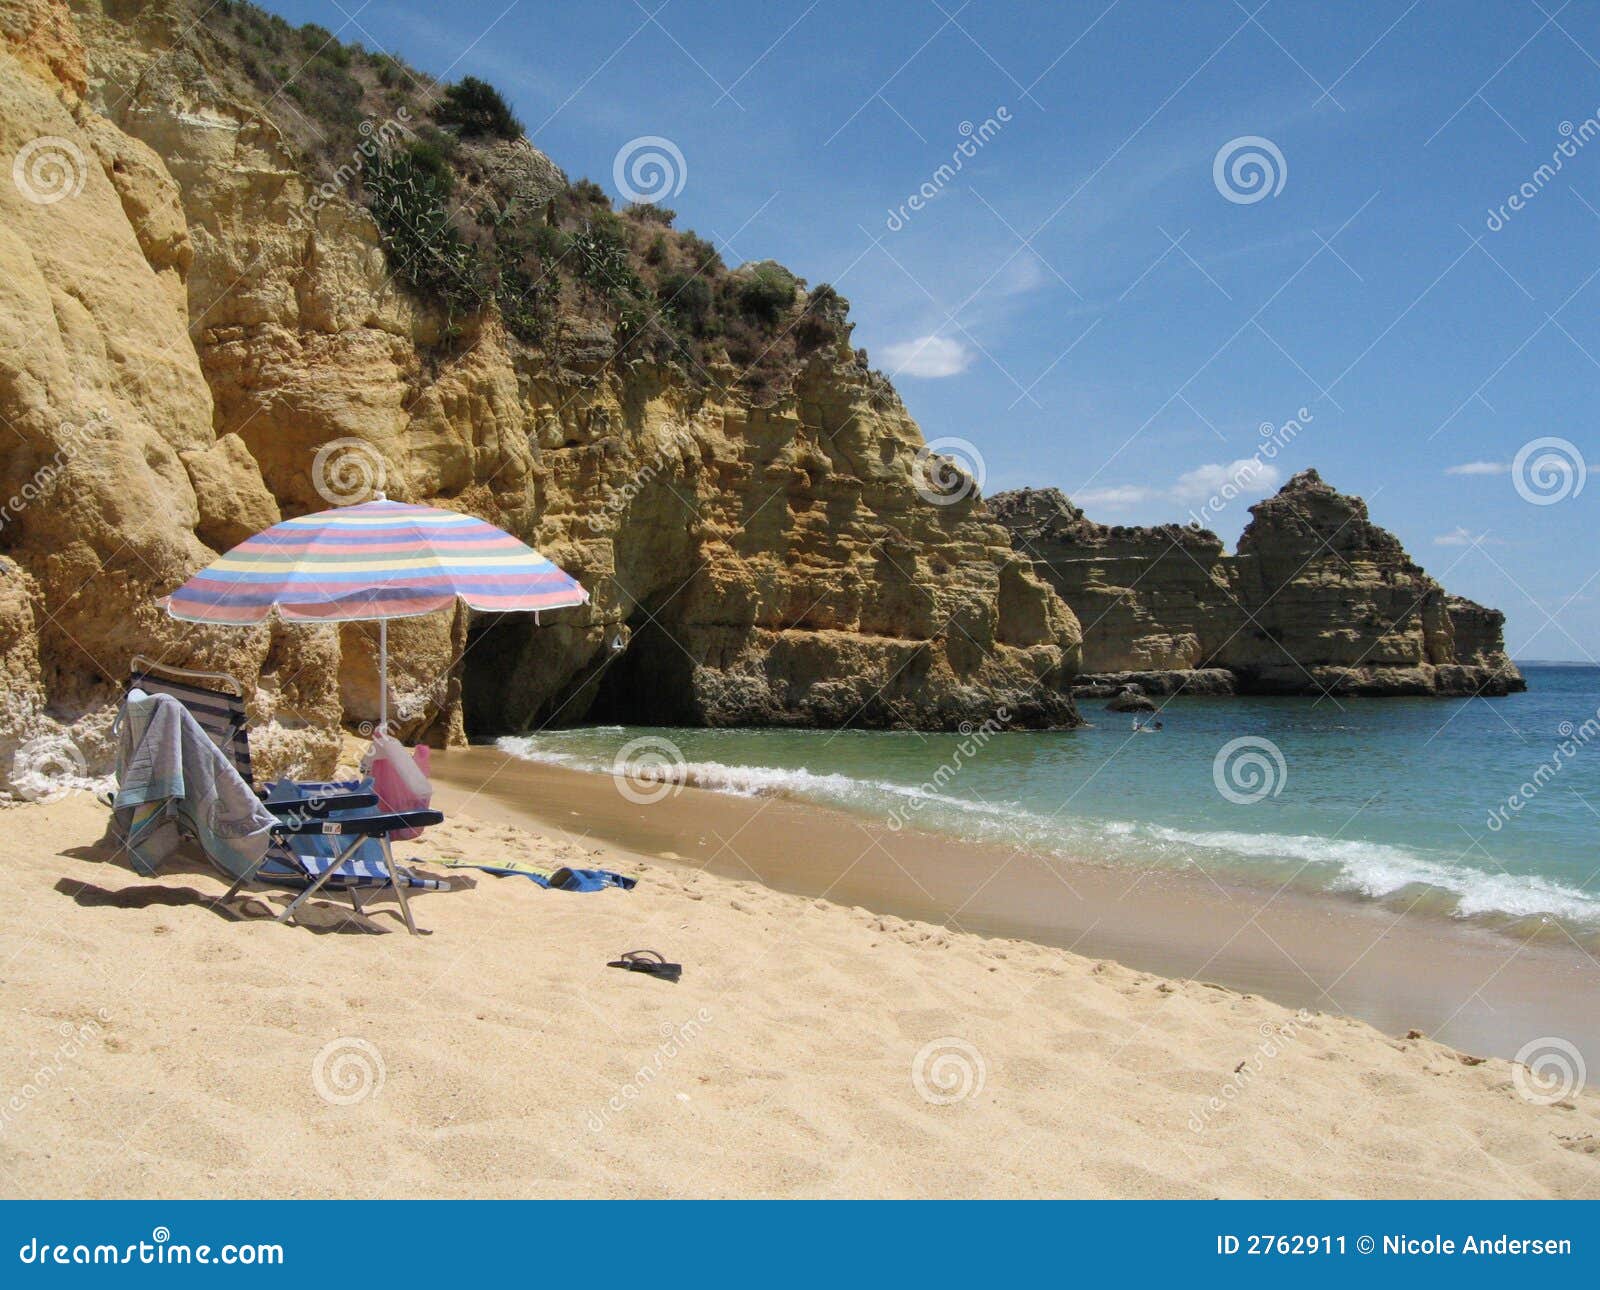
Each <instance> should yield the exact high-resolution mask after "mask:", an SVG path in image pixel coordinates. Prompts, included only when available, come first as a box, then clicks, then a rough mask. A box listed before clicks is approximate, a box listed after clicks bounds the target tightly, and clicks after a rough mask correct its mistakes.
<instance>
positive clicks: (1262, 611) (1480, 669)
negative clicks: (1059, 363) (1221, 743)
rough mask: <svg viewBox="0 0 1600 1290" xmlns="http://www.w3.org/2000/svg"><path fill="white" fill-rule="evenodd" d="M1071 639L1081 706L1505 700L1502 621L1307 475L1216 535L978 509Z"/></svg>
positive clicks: (1002, 501)
mask: <svg viewBox="0 0 1600 1290" xmlns="http://www.w3.org/2000/svg"><path fill="white" fill-rule="evenodd" d="M989 506H990V509H991V511H992V512H993V514H994V515H995V516H996V517H997V518H998V519H999V520H1000V522H1001V523H1003V524H1004V525H1006V527H1007V528H1009V529H1010V530H1011V533H1012V537H1013V540H1014V541H1015V542H1016V544H1017V550H1018V551H1019V552H1022V553H1026V554H1028V555H1029V556H1030V557H1032V558H1033V560H1034V561H1035V565H1034V567H1035V568H1036V569H1037V570H1038V571H1039V572H1040V573H1041V574H1042V575H1044V576H1045V577H1047V578H1049V580H1050V582H1051V584H1052V585H1053V586H1054V587H1055V588H1056V590H1057V591H1059V592H1060V593H1061V597H1062V599H1063V600H1065V601H1066V602H1067V604H1068V605H1069V606H1070V607H1071V608H1072V610H1073V612H1074V613H1075V614H1076V615H1077V617H1078V618H1079V620H1080V622H1081V623H1082V627H1083V671H1084V673H1085V674H1086V675H1085V676H1083V677H1082V678H1080V680H1081V682H1082V684H1083V685H1084V687H1085V689H1087V690H1088V692H1089V693H1097V694H1110V693H1114V692H1115V690H1116V689H1117V688H1118V687H1119V686H1121V685H1123V684H1126V683H1129V682H1132V683H1136V684H1139V685H1140V686H1141V687H1142V688H1143V689H1144V690H1145V691H1146V692H1155V693H1171V692H1173V691H1175V690H1177V689H1184V690H1187V691H1190V692H1194V693H1211V694H1215V693H1225V692H1229V691H1234V690H1236V691H1238V692H1241V693H1251V694H1323V693H1332V694H1367V695H1391V694H1416V695H1426V694H1492V695H1500V694H1506V693H1508V692H1510V691H1512V690H1520V689H1522V688H1524V686H1523V680H1522V676H1521V674H1520V673H1519V672H1518V671H1517V669H1516V667H1515V665H1513V664H1512V662H1511V661H1510V659H1509V658H1507V657H1506V653H1505V646H1504V643H1503V641H1502V639H1501V628H1502V627H1503V625H1504V623H1505V615H1504V614H1501V613H1499V612H1498V611H1496V610H1493V609H1486V608H1484V607H1483V606H1482V605H1477V604H1474V603H1472V602H1471V601H1469V600H1464V599H1462V598H1461V597H1459V596H1452V595H1448V594H1447V593H1446V592H1445V590H1444V589H1443V588H1442V587H1441V586H1439V584H1438V583H1437V582H1435V581H1434V580H1433V579H1432V578H1430V577H1428V575H1427V574H1426V573H1424V572H1423V570H1422V569H1421V568H1420V567H1419V566H1418V565H1416V564H1415V563H1414V562H1413V561H1412V560H1411V558H1410V557H1409V556H1408V555H1407V554H1406V552H1405V550H1404V549H1403V548H1402V547H1401V545H1400V543H1399V541H1398V540H1397V539H1396V538H1395V536H1394V535H1393V534H1392V533H1389V532H1387V531H1386V530H1384V529H1381V528H1379V527H1378V526H1377V525H1375V524H1373V523H1372V522H1371V521H1370V520H1369V519H1368V516H1367V506H1366V503H1365V502H1363V501H1362V500H1361V499H1360V498H1358V497H1348V496H1345V495H1343V494H1341V493H1338V492H1336V491H1335V490H1334V489H1332V488H1330V487H1329V486H1328V485H1327V484H1325V483H1324V482H1323V481H1322V479H1321V477H1320V476H1319V475H1318V474H1317V472H1316V471H1314V470H1307V471H1302V472H1301V473H1300V474H1298V475H1296V476H1295V477H1294V478H1293V479H1291V480H1290V481H1289V482H1288V483H1287V484H1285V485H1284V486H1283V488H1282V490H1281V491H1279V492H1278V494H1277V495H1276V496H1274V497H1270V498H1267V499H1266V500H1265V501H1262V502H1258V503H1257V504H1256V505H1255V506H1252V507H1251V508H1250V514H1251V516H1252V518H1251V521H1250V524H1249V525H1248V526H1247V527H1246V528H1245V530H1244V533H1243V534H1242V535H1241V537H1240V539H1239V549H1238V553H1237V554H1235V555H1228V554H1225V553H1224V551H1223V547H1222V543H1221V541H1220V540H1219V539H1218V538H1217V536H1216V535H1215V534H1214V533H1211V532H1208V531H1206V530H1203V529H1199V528H1194V527H1186V526H1180V525H1176V524H1166V525H1161V526H1158V527H1150V528H1139V527H1124V526H1109V525H1105V524H1096V523H1095V522H1094V521H1092V520H1089V519H1087V518H1085V516H1084V514H1083V512H1082V511H1081V510H1079V509H1078V508H1077V507H1076V506H1074V505H1072V503H1071V502H1070V501H1068V500H1067V499H1066V498H1065V497H1064V496H1062V494H1061V493H1059V492H1057V491H1056V490H1055V489H1023V490H1020V491H1016V492H1010V493H1002V494H999V495H997V496H996V497H994V498H992V499H990V502H989Z"/></svg>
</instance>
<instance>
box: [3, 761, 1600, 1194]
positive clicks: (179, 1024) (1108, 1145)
mask: <svg viewBox="0 0 1600 1290" xmlns="http://www.w3.org/2000/svg"><path fill="white" fill-rule="evenodd" d="M440 763H441V766H440V769H441V770H442V771H443V774H442V775H441V778H443V779H447V780H448V779H450V778H452V777H453V772H452V771H450V770H448V769H445V767H447V766H449V765H452V764H454V755H453V754H452V755H451V756H447V757H443V758H441V759H440ZM676 803H677V804H678V805H682V804H683V799H682V798H679V799H676ZM441 804H442V805H443V807H444V809H445V810H446V811H447V812H448V813H449V815H450V822H449V823H448V824H447V825H446V826H444V827H442V828H440V829H437V830H434V831H433V832H432V833H430V835H428V836H427V837H426V838H424V839H422V840H421V841H420V842H418V843H416V844H411V845H407V846H405V847H404V848H402V851H401V854H402V855H404V856H409V855H412V854H416V855H418V856H427V855H433V856H436V857H451V856H457V857H468V858H473V859H482V860H485V861H488V862H493V861H494V860H495V859H497V858H500V859H503V858H505V857H507V856H512V857H516V858H520V859H524V860H530V861H533V862H535V863H540V862H542V863H546V864H549V865H552V866H554V865H559V864H574V865H583V866H588V867H595V866H603V867H607V868H614V869H618V870H620V871H622V872H625V873H629V874H633V875H635V876H637V877H638V879H639V885H638V887H637V889H636V890H634V891H631V892H622V891H617V890H610V891H604V892H600V893H595V894H574V893H567V892H561V891H546V890H543V889H541V888H539V887H537V886H536V885H534V884H533V883H531V882H528V881H526V880H524V879H522V878H494V877H490V876H487V875H484V874H481V873H478V874H476V875H475V876H474V877H470V878H469V877H466V876H465V875H464V873H463V872H462V871H453V873H452V876H453V878H454V880H455V881H456V882H457V883H458V884H459V889H457V890H452V891H449V892H440V893H428V894H425V895H421V896H419V897H417V898H416V900H415V901H414V908H415V910H416V912H417V914H418V916H419V921H420V922H421V924H422V925H423V926H424V927H425V928H427V929H428V930H429V933H430V934H429V935H426V936H421V937H409V936H407V935H405V933H404V929H403V927H402V926H401V924H400V921H399V918H398V914H397V912H396V909H395V906H394V905H393V903H392V901H378V902H376V903H375V904H374V905H373V907H372V912H371V913H370V915H369V916H366V917H361V918H357V917H355V916H353V915H352V914H351V912H350V910H349V907H348V905H344V904H340V903H337V902H335V901H333V900H330V901H328V902H326V903H322V904H319V905H318V906H316V907H315V909H314V910H313V911H312V912H311V913H309V914H308V916H307V918H306V925H305V926H302V927H298V928H296V927H286V926H280V925H276V924H274V923H272V922H270V921H268V920H267V919H266V918H265V917H264V913H265V909H266V908H267V907H269V906H271V907H276V906H278V905H280V904H281V903H282V902H283V901H284V900H285V899H286V898H285V897H284V896H283V895H282V894H280V893H276V892H274V893H271V894H269V895H268V896H267V897H265V898H258V899H257V900H256V901H255V902H253V903H252V905H251V906H250V907H249V910H248V911H247V912H248V913H250V914H253V915H254V917H247V918H244V919H243V920H241V919H239V918H237V917H236V916H234V915H231V914H229V913H228V912H227V911H225V910H222V909H219V908H218V907H217V906H216V905H215V903H214V902H215V898H216V897H217V896H218V895H220V894H221V892H222V890H223V883H222V882H221V881H220V880H219V879H218V877H217V876H216V875H215V874H214V873H212V872H209V871H203V870H198V869H197V870H194V871H183V870H181V869H177V870H172V871H169V872H166V873H164V874H163V875H162V876H161V877H159V878H158V879H155V880H147V879H144V878H141V877H138V876H137V875H135V874H133V873H132V872H131V871H130V870H129V869H128V868H127V867H126V866H125V865H123V864H121V863H119V862H118V861H117V860H116V859H115V857H114V856H112V855H111V854H110V853H109V852H108V851H106V850H105V849H103V848H100V847H98V846H97V845H96V843H97V840H98V839H99V837H100V835H101V831H102V826H103V822H104V813H103V811H102V810H101V809H100V808H99V807H98V806H96V805H95V804H94V803H93V801H92V800H91V799H90V798H88V797H87V796H86V795H83V794H73V795H70V796H68V797H66V798H64V799H62V800H60V801H57V802H53V803H50V804H47V805H33V806H26V807H19V808H16V809H13V810H10V811H8V812H6V815H5V819H6V823H7V826H8V846H7V858H8V861H9V864H8V875H9V879H10V882H9V891H8V898H7V900H6V901H5V902H4V903H3V905H0V928H3V937H0V939H3V943H4V945H5V947H6V950H5V960H4V961H5V967H4V985H5V989H4V991H3V992H0V999H3V1003H0V1008H3V1010H4V1021H5V1032H6V1034H7V1036H8V1042H7V1044H6V1045H5V1046H4V1053H3V1058H0V1089H3V1090H4V1092H5V1102H4V1106H5V1110H4V1115H3V1117H0V1120H3V1125H0V1128H3V1131H0V1180H3V1184H0V1185H3V1187H4V1192H5V1194H6V1195H7V1196H13V1197H15V1196H97V1197H98V1196H112V1197H114V1196H138V1195H148V1196H163V1197H164V1196H172V1197H199V1196H211V1195H224V1196H241V1197H276V1196H380V1195H382V1196H410V1197H457V1196H482V1195H487V1196H508V1197H537V1196H865V1197H885V1196H906V1197H921V1196H1088V1197H1140V1196H1164V1197H1211V1196H1229V1197H1246V1196H1277V1197H1285V1196H1431V1197H1473V1196H1507V1197H1557V1196H1561V1197H1578V1196H1595V1195H1600V1097H1597V1096H1596V1095H1594V1094H1592V1093H1588V1092H1574V1093H1570V1094H1568V1095H1565V1096H1563V1097H1561V1099H1560V1100H1559V1101H1557V1102H1555V1103H1554V1104H1552V1105H1541V1104H1537V1103H1536V1102H1534V1101H1531V1100H1529V1098H1528V1097H1527V1096H1525V1095H1524V1094H1525V1092H1526V1091H1528V1090H1530V1089H1531V1088H1532V1087H1533V1086H1532V1085H1530V1083H1529V1081H1528V1079H1527V1076H1526V1073H1525V1072H1523V1071H1522V1070H1520V1068H1518V1069H1514V1068H1513V1067H1512V1065H1511V1064H1509V1063H1507V1062H1505V1061H1503V1060H1499V1059H1494V1058H1489V1059H1486V1060H1485V1059H1480V1058H1478V1057H1476V1056H1472V1057H1468V1056H1463V1055H1461V1054H1460V1053H1458V1052H1457V1051H1455V1050H1452V1049H1450V1048H1448V1047H1445V1046H1443V1045H1442V1044H1440V1043H1438V1042H1435V1041H1434V1040H1432V1039H1427V1038H1405V1037H1397V1036H1394V1035H1390V1034H1385V1033H1383V1032H1382V1031H1380V1030H1378V1029H1375V1028H1374V1027H1373V1026H1371V1025H1368V1024H1366V1023H1365V1022H1362V1021H1359V1020H1355V1019H1352V1018H1348V1017H1342V1016H1337V1015H1331V1014H1329V1013H1327V1012H1325V1011H1317V1010H1312V1011H1308V1012H1304V1013H1299V1012H1296V1011H1294V1010H1292V1009H1290V1008H1288V1007H1285V1006H1283V1005H1281V1004H1279V1003H1275V1002H1272V1001H1270V1000H1268V999H1266V998H1264V997H1261V996H1260V995H1259V994H1254V993H1239V992H1237V991H1235V990H1234V989H1230V988H1227V987H1225V986H1223V985H1221V984H1218V983H1215V982H1211V983H1207V982H1205V981H1184V980H1176V979H1172V978H1170V977H1165V976H1160V975H1156V974H1154V973H1151V972H1147V971H1140V970H1137V969H1134V968H1129V967H1124V966H1120V965H1118V964H1117V963H1115V962H1113V961H1111V960H1109V959H1107V958H1105V957H1100V956H1091V955H1086V954H1079V953H1074V952H1071V951H1068V950H1066V949H1063V948H1060V947H1055V946H1047V945H1041V944H1033V943H1029V942H1026V941H1022V940H1016V939H1005V938H998V937H984V936H980V935H977V934H974V933H970V932H955V931H951V930H947V929H946V928H943V927H939V926H935V925H932V924H930V923H927V922H920V921H916V920H912V919H907V918H903V917H900V916H897V915H895V914H894V913H893V912H874V911H872V910H869V909H867V908H864V907H861V906H859V905H854V904H850V903H835V902H833V901H828V900H821V899H816V898H807V897H804V896H801V895H798V894H796V893H794V892H790V891H783V890H778V889H776V888H775V887H771V886H768V885H766V884H765V883H763V882H758V881H756V880H755V878H754V876H753V875H746V876H745V877H743V878H740V877H735V876H732V875H730V874H728V873H726V872H721V871H718V866H713V868H712V869H711V870H708V871H705V872H701V871H698V870H697V869H695V868H694V867H692V866H690V865H688V864H686V863H684V862H677V861H671V860H662V859H659V858H655V857H649V856H643V855H639V854H636V853H630V852H629V851H627V850H624V849H619V848H612V847H602V846H600V845H599V844H597V843H595V842H594V841H592V840H591V839H586V838H582V837H580V836H579V835H577V834H576V833H572V832H566V833H563V832H562V831H559V830H557V829H555V828H554V827H551V826H548V825H546V826H544V827H543V828H541V829H540V830H538V831H534V830H533V829H531V828H529V827H527V825H528V824H529V822H530V821H529V820H528V818H527V817H526V816H522V817H520V818H522V820H523V824H522V825H520V826H519V825H518V824H515V823H513V822H512V821H513V819H514V818H517V817H514V816H513V814H512V812H513V810H514V808H513V807H512V806H509V805H507V804H506V803H504V802H500V801H497V800H495V798H494V797H493V795H492V794H489V793H485V794H481V795H478V796H476V797H474V798H473V799H472V800H471V801H470V802H469V801H468V800H467V795H466V794H464V793H462V792H461V791H460V790H459V789H452V790H447V791H445V792H443V793H442V794H441ZM688 805H689V807H690V808H692V806H693V800H692V799H691V801H690V803H689V804H688ZM581 807H582V801H581V799H580V798H578V797H570V798H568V799H565V800H562V801H560V802H559V804H558V805H556V806H548V805H547V806H546V807H545V809H546V811H547V812H552V813H553V812H555V811H559V810H579V809H580V808H581ZM703 821H704V823H705V824H706V825H707V826H709V825H710V824H712V823H717V822H719V821H716V820H714V819H713V818H712V817H711V816H709V815H706V816H703ZM765 827H766V826H765V824H764V825H763V829H765ZM776 827H777V826H774V828H776ZM696 836H698V835H696ZM762 836H765V837H769V838H770V837H779V838H781V837H782V836H783V835H782V833H781V831H779V832H777V833H766V832H763V834H762ZM827 848H828V837H827V835H826V833H825V832H819V833H817V834H816V835H815V836H814V839H813V845H812V847H811V848H810V852H809V854H810V856H811V858H812V859H813V860H814V861H815V863H817V864H819V865H821V864H824V863H825V862H826V861H827V859H828V856H827ZM679 853H680V854H687V851H686V850H685V849H680V852H679ZM433 872H436V873H440V874H444V873H446V872H450V871H446V870H443V869H435V870H434V871H433ZM846 899H847V900H848V899H849V898H848V897H847V898H846ZM1216 939H1217V938H1216V937H1215V936H1213V937H1212V941H1213V945H1215V942H1216ZM646 947H648V948H654V949H658V950H660V951H661V952H662V953H663V954H665V955H666V956H667V957H668V958H669V959H673V960H675V961H678V962H681V963H683V964H684V974H683V979H682V981H681V982H680V983H678V984H676V985H673V984H670V983H668V982H666V981H662V980H657V979H653V978H650V977H646V976H642V975H637V974H632V973H625V972H621V971H617V970H614V969H608V968H607V967H606V966H605V964H606V962H607V960H609V959H612V958H614V957H615V956H616V955H617V954H618V953H619V952H621V951H624V950H631V949H638V948H646ZM1080 948H1081V947H1080ZM1414 948H1415V947H1409V948H1407V950H1406V952H1408V953H1409V952H1412V950H1413V949H1414ZM1503 958H1504V956H1503V955H1502V959H1503ZM1517 961H1520V960H1513V962H1517ZM1507 970H1508V971H1509V970H1511V969H1507ZM1552 1033H1561V1032H1552ZM1534 1091H1536V1090H1534Z"/></svg>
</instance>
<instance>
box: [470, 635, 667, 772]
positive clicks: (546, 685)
mask: <svg viewBox="0 0 1600 1290" xmlns="http://www.w3.org/2000/svg"><path fill="white" fill-rule="evenodd" d="M597 645H598V648H596V646H597ZM618 645H621V648H617V646H618ZM692 666H693V665H692V663H691V661H690V659H689V656H688V655H687V654H686V653H685V652H684V650H683V648H682V647H681V646H680V645H679V644H678V643H677V642H676V641H675V640H673V638H672V636H671V635H670V633H669V631H668V629H666V628H664V627H662V626H660V625H659V624H658V623H657V622H656V621H654V620H653V619H652V617H651V614H650V613H649V612H647V610H646V608H645V607H640V608H638V609H636V610H635V611H634V614H633V615H632V617H630V618H629V619H628V622H627V625H626V630H625V631H621V632H619V631H617V630H616V629H612V630H611V631H609V632H607V633H606V634H605V636H604V638H603V639H601V640H599V641H598V642H597V641H596V640H595V639H594V637H593V635H592V634H591V629H584V628H579V627H578V626H577V625H576V624H572V623H551V622H549V621H546V622H545V623H543V624H542V625H540V624H536V623H535V622H534V621H533V619H532V617H531V616H530V615H527V614H505V615H502V616H500V617H497V618H489V617H484V618H482V619H480V620H478V621H475V622H474V623H473V624H472V625H471V626H470V627H469V628H468V632H467V649H466V653H465V655H464V657H463V658H462V661H461V681H462V685H461V700H462V719H463V721H464V723H465V726H466V732H467V737H468V738H469V739H472V740H484V739H492V738H495V737H497V736H500V735H507V734H520V733H524V732H526V731H530V730H539V729H545V728H552V727H561V726H573V725H583V724H588V723H603V724H618V725H691V724H695V722H696V718H695V714H694V710H693V705H692V702H691V697H690V696H691V689H690V681H691V676H690V673H691V669H692Z"/></svg>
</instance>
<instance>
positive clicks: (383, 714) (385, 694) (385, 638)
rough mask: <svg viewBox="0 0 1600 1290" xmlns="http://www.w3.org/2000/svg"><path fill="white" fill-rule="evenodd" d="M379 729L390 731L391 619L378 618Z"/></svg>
mask: <svg viewBox="0 0 1600 1290" xmlns="http://www.w3.org/2000/svg"><path fill="white" fill-rule="evenodd" d="M378 729H379V730H381V731H383V732H384V734H388V733H389V620H388V619H387V618H380V619H378Z"/></svg>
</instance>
